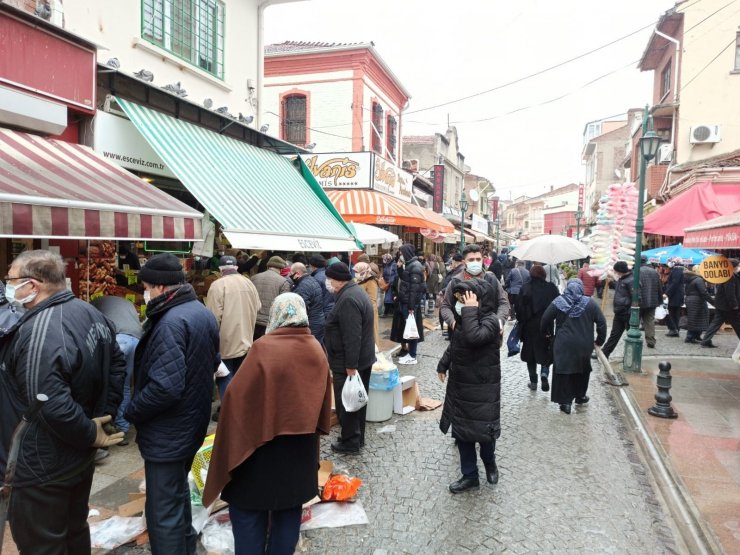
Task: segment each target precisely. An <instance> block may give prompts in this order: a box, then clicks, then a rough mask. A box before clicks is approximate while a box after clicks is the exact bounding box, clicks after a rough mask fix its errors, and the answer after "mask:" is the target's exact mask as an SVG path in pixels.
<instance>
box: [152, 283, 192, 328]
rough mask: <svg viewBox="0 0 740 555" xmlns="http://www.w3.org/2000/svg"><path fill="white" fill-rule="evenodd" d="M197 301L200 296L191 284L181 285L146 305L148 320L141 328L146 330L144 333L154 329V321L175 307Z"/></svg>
mask: <svg viewBox="0 0 740 555" xmlns="http://www.w3.org/2000/svg"><path fill="white" fill-rule="evenodd" d="M197 300H198V296H197V295H196V294H195V289H193V286H192V285H190V284H189V283H186V284H184V285H181V286H180V287H178V288H177V289H172V290H171V291H166V292H164V293H163V294H161V295H160V296H159V297H155V298H153V299H152V300H151V301H149V304H148V305H146V320H144V323H143V324H141V327H142V328H144V333H146V332H147V331H149V328H151V327H152V319H155V318H157V317H158V316H161V315H162V314H164V313H165V312H167V311H168V310H169V309H170V308H172V307H174V306H177V305H179V304H183V303H187V302H190V301H197Z"/></svg>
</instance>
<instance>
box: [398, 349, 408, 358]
mask: <svg viewBox="0 0 740 555" xmlns="http://www.w3.org/2000/svg"><path fill="white" fill-rule="evenodd" d="M407 354H409V352H408V351H407V350H406V349H401V350H400V351H398V353H397V354H396V356H397V357H398V358H401V357H405V356H406V355H407Z"/></svg>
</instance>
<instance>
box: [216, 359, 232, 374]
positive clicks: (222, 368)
mask: <svg viewBox="0 0 740 555" xmlns="http://www.w3.org/2000/svg"><path fill="white" fill-rule="evenodd" d="M230 373H231V372H229V369H228V368H226V365H225V364H224V362H223V361H221V364H219V365H218V370H216V374H215V377H217V378H225V377H226V376H228V375H229V374H230Z"/></svg>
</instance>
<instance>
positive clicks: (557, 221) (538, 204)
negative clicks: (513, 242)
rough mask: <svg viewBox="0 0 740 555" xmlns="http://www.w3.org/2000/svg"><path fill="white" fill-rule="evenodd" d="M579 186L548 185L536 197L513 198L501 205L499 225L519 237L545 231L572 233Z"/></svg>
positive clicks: (524, 237)
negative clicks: (548, 188) (504, 205)
mask: <svg viewBox="0 0 740 555" xmlns="http://www.w3.org/2000/svg"><path fill="white" fill-rule="evenodd" d="M578 189H579V186H578V185H577V184H574V183H571V184H570V185H565V186H563V187H558V188H555V187H552V186H551V188H550V191H548V192H547V193H543V194H541V195H538V196H536V197H527V196H522V197H518V198H516V199H514V200H512V201H511V202H510V203H507V205H506V207H505V209H504V212H503V215H502V220H501V222H502V223H501V229H502V230H503V231H504V232H506V233H507V234H510V235H512V236H514V237H516V238H517V239H519V240H527V239H534V238H535V237H537V236H539V235H545V234H552V235H568V236H575V231H574V230H575V228H576V210H577V208H578Z"/></svg>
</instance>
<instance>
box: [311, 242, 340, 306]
mask: <svg viewBox="0 0 740 555" xmlns="http://www.w3.org/2000/svg"><path fill="white" fill-rule="evenodd" d="M308 264H309V266H310V267H311V268H312V270H311V275H312V276H313V277H314V278H316V281H318V282H319V285H320V286H321V292H322V293H323V295H324V320H326V319H327V318H329V313H330V312H331V310H332V309H333V308H334V294H333V293H331V292H329V291H328V290H327V288H326V258H324V257H323V256H321V255H320V254H314V255H313V256H312V257H311V258H309V259H308Z"/></svg>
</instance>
